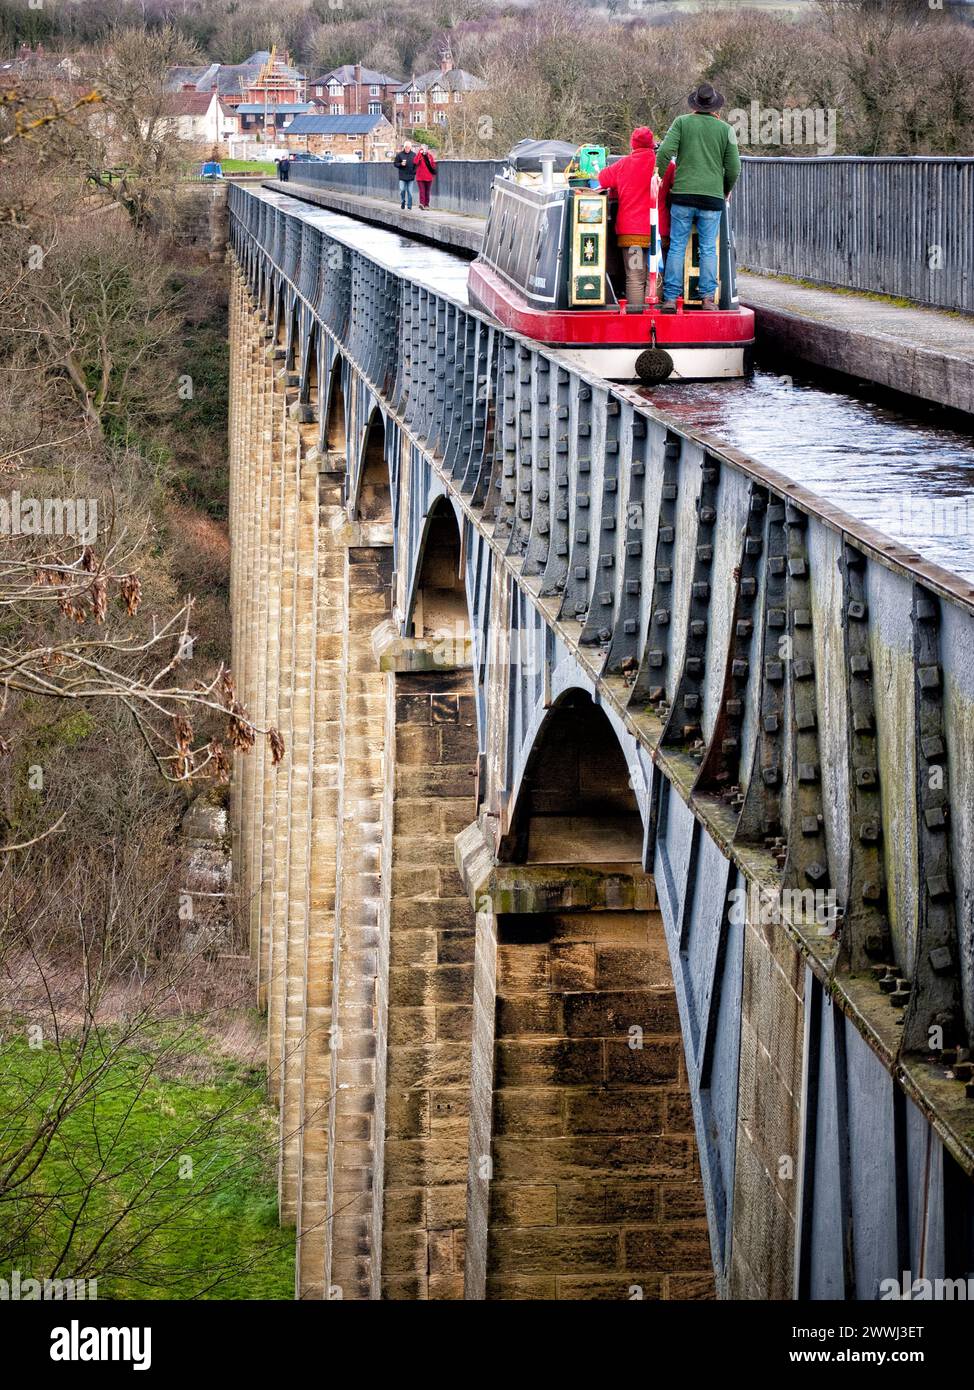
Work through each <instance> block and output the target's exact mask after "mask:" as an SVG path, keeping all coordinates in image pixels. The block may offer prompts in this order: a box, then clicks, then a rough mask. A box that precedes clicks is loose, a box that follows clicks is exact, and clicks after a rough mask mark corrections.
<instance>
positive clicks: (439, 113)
mask: <svg viewBox="0 0 974 1390" xmlns="http://www.w3.org/2000/svg"><path fill="white" fill-rule="evenodd" d="M436 119H437V120H438V121H439V123H440V125H446V112H445V111H437V113H436Z"/></svg>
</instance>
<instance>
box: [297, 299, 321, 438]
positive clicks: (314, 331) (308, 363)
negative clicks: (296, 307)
mask: <svg viewBox="0 0 974 1390" xmlns="http://www.w3.org/2000/svg"><path fill="white" fill-rule="evenodd" d="M320 351H321V333H320V330H319V328H318V324H317V321H316V320H315V319H312V320H311V321H310V331H309V333H308V343H307V347H306V349H305V351H304V353H303V354H302V369H303V370H302V374H301V395H300V400H301V403H302V405H309V406H310V407H311V409H312V410H313V411H314V412H315V414H316V415H317V412H318V402H319V389H318V357H319V354H320Z"/></svg>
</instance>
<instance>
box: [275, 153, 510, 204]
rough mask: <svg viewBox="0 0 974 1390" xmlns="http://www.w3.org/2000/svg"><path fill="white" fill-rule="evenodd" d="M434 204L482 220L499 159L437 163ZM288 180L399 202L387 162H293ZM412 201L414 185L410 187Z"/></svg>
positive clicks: (395, 176) (395, 177) (396, 184)
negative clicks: (411, 189) (411, 188)
mask: <svg viewBox="0 0 974 1390" xmlns="http://www.w3.org/2000/svg"><path fill="white" fill-rule="evenodd" d="M437 167H438V172H437V176H436V182H435V183H434V185H433V188H434V202H435V204H436V207H437V208H438V209H439V210H440V211H441V212H458V213H463V214H465V215H466V216H468V217H486V216H487V209H488V207H489V206H490V186H491V184H492V183H493V181H494V175H495V174H496V173H498V172H499V171H500V170H501V169H502V168H503V167H504V161H503V160H500V159H442V160H440V161H439V162H438V166H437ZM290 174H291V180H292V181H293V182H295V183H309V184H314V185H315V187H317V188H328V189H332V190H333V191H334V192H336V193H357V194H360V195H361V196H362V197H363V198H383V199H387V200H388V201H390V202H391V201H393V200H394V199H395V200H398V198H399V176H398V174H397V172H396V170H395V169H394V168H393V166H392V163H391V162H383V163H381V164H380V163H369V164H318V163H316V162H313V161H310V160H297V161H295V163H294V164H293V165H292V168H291V171H290ZM413 196H414V197H415V185H414V187H413Z"/></svg>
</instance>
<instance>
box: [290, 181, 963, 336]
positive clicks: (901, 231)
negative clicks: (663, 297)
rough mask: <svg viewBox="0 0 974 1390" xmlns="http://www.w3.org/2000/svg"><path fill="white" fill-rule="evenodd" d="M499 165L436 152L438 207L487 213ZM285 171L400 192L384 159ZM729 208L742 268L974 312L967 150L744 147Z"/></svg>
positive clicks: (364, 189)
mask: <svg viewBox="0 0 974 1390" xmlns="http://www.w3.org/2000/svg"><path fill="white" fill-rule="evenodd" d="M501 168H503V161H502V160H493V159H473V160H467V159H444V160H441V161H440V165H439V174H438V177H437V180H436V183H435V185H434V204H435V206H436V207H437V208H439V209H441V210H442V211H444V212H459V213H463V214H465V215H467V216H470V217H486V215H487V208H488V205H489V202H490V186H491V183H492V181H493V178H494V175H495V173H497V172H498V171H499V170H500V169H501ZM291 178H292V180H294V181H295V182H302V183H310V184H314V185H316V186H317V187H319V188H328V189H333V190H334V191H336V192H343V193H353V194H354V193H358V194H361V195H362V196H363V197H369V198H383V199H389V200H392V199H395V198H398V196H399V195H398V180H397V177H396V171H395V169H393V168H392V166H391V164H314V163H300V164H298V165H296V166H295V167H294V168H293V169H292V171H291ZM733 208H734V234H735V239H736V242H737V256H738V262H739V264H740V265H741V266H742V268H746V269H748V270H754V271H758V272H763V273H766V274H773V275H791V276H794V277H795V278H796V279H801V280H812V281H815V282H817V283H819V284H823V285H836V286H839V287H841V288H843V289H851V290H865V291H867V292H871V293H875V294H888V295H893V296H896V297H902V298H905V299H912V300H916V301H917V302H918V303H920V304H930V305H934V306H936V307H938V308H942V309H960V310H965V311H967V312H974V159H948V158H944V159H934V158H925V157H924V158H894V157H892V156H890V157H886V156H883V157H877V158H862V157H859V156H845V155H842V156H835V157H828V158H818V157H809V158H798V159H792V158H782V159H764V158H754V157H750V156H746V157H745V159H744V172H743V174H742V176H741V180H740V182H739V183H738V185H737V189H736V190H735V193H734V199H733Z"/></svg>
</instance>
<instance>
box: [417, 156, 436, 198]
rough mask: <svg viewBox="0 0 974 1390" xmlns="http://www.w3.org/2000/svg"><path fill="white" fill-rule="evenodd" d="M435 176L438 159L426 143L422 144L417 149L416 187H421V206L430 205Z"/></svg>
mask: <svg viewBox="0 0 974 1390" xmlns="http://www.w3.org/2000/svg"><path fill="white" fill-rule="evenodd" d="M435 178H436V160H435V159H434V158H433V152H432V150H428V149H427V148H426V146H425V145H420V147H419V149H418V150H417V151H416V187H417V188H418V189H419V206H420V207H421V208H428V207H429V205H430V186H431V185H432V182H433V180H434V179H435Z"/></svg>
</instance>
